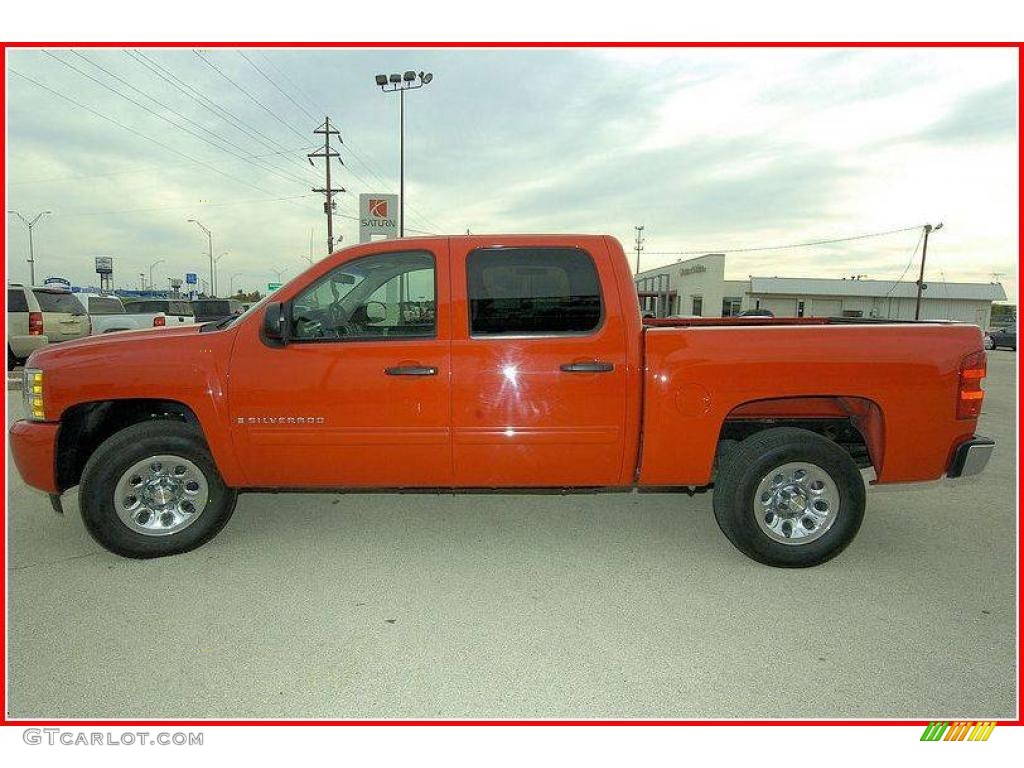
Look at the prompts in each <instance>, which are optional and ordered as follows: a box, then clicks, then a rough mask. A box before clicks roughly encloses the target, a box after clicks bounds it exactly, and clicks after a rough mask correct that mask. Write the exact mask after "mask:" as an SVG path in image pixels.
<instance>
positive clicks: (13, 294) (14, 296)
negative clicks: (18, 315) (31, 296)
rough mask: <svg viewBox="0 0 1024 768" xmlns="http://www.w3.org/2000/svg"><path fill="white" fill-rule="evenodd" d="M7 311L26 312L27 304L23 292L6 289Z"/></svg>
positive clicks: (15, 289)
mask: <svg viewBox="0 0 1024 768" xmlns="http://www.w3.org/2000/svg"><path fill="white" fill-rule="evenodd" d="M7 311H8V312H28V302H27V301H26V300H25V292H24V291H22V290H19V289H17V288H8V289H7Z"/></svg>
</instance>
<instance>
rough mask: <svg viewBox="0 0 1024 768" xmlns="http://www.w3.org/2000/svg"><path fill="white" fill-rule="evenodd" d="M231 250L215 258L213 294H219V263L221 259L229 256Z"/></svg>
mask: <svg viewBox="0 0 1024 768" xmlns="http://www.w3.org/2000/svg"><path fill="white" fill-rule="evenodd" d="M229 253H231V251H224V253H222V254H221V255H220V256H218V257H217V258H216V259H214V260H213V295H214V296H216V295H217V265H218V264H220V260H221V259H223V258H224V257H225V256H227V255H228V254H229Z"/></svg>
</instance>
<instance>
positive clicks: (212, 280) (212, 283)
mask: <svg viewBox="0 0 1024 768" xmlns="http://www.w3.org/2000/svg"><path fill="white" fill-rule="evenodd" d="M189 221H190V222H191V223H193V224H195V225H196V226H197V227H199V228H200V229H201V230H203V232H205V233H206V241H207V245H208V246H209V249H210V250H209V254H210V290H211V291H213V292H214V293H216V284H217V281H216V279H215V278H214V276H213V232H211V231H210V230H208V229H207V228H206V227H204V226H203V225H202V223H200V222H199V221H198V220H197V219H189Z"/></svg>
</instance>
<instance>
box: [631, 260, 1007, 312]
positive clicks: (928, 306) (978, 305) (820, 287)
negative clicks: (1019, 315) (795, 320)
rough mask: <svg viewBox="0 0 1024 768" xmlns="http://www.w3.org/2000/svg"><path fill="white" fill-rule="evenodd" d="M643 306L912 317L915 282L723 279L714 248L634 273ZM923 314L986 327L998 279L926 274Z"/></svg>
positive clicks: (999, 296) (998, 295)
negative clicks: (964, 279) (942, 277)
mask: <svg viewBox="0 0 1024 768" xmlns="http://www.w3.org/2000/svg"><path fill="white" fill-rule="evenodd" d="M635 282H636V285H637V294H638V295H639V297H640V305H641V307H642V308H643V309H644V311H646V312H653V313H654V314H656V315H658V316H659V317H664V316H667V315H698V316H701V317H728V316H730V315H736V314H739V313H740V312H741V311H744V310H752V309H766V310H770V311H771V312H772V313H773V314H775V316H776V317H875V318H885V319H890V320H913V319H914V309H915V305H916V303H917V284H916V282H913V281H903V282H896V281H894V280H855V279H849V280H846V279H828V278H805V277H755V276H752V277H750V279H748V280H726V279H725V255H724V254H721V253H711V254H707V255H706V256H698V257H697V258H695V259H687V260H686V261H677V262H675V263H674V264H667V265H665V266H662V267H656V268H655V269H649V270H646V271H644V272H641V273H639V274H638V275H637V276H636V278H635ZM925 285H926V286H927V287H926V289H925V291H924V293H923V294H922V300H921V319H922V320H957V321H961V322H967V323H974V324H976V325H979V326H981V327H982V328H987V327H988V325H989V319H990V316H991V312H992V302H993V301H1005V300H1006V292H1005V291H1004V290H1003V286H1002V285H1000V284H999V283H947V282H945V281H943V280H935V279H933V280H926V281H925Z"/></svg>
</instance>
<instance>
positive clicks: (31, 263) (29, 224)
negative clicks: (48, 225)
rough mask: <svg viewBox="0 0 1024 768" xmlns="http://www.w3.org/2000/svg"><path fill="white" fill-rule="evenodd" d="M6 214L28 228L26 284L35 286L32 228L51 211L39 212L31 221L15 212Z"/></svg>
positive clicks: (51, 212)
mask: <svg viewBox="0 0 1024 768" xmlns="http://www.w3.org/2000/svg"><path fill="white" fill-rule="evenodd" d="M7 213H13V214H14V215H15V216H17V217H18V218H19V219H21V223H22V224H24V225H25V226H26V227H28V284H29V285H30V286H31V285H35V284H36V257H35V251H34V250H33V248H32V227H34V226H35V225H36V222H37V221H39V219H41V218H42V217H43V216H46V215H48V214H49V215H52V214H53V211H40V212H39V213H37V214H36V215H35V217H34V218H33V219H32V220H31V221H29V220H28V219H26V218H25V217H24V216H22V215H21V214H20V213H18V212H17V211H8V212H7Z"/></svg>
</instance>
